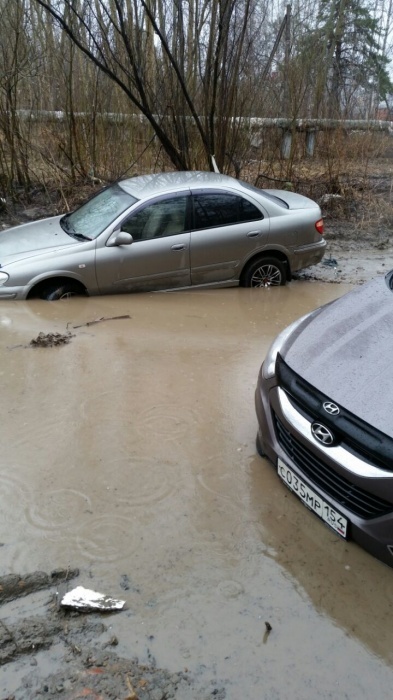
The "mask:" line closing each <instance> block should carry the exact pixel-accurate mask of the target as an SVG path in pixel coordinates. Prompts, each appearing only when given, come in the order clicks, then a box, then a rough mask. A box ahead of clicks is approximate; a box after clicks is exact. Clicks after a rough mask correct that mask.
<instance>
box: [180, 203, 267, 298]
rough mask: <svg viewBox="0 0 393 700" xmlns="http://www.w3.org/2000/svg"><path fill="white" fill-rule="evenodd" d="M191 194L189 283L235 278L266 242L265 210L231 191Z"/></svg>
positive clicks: (222, 280)
mask: <svg viewBox="0 0 393 700" xmlns="http://www.w3.org/2000/svg"><path fill="white" fill-rule="evenodd" d="M192 195H193V223H192V232H191V260H190V261H191V282H192V284H193V285H195V284H209V283H214V282H224V281H226V280H228V281H229V280H232V279H238V277H239V275H240V272H241V270H242V268H243V265H244V263H245V261H246V260H247V259H248V258H249V257H251V255H252V254H254V252H256V251H258V249H259V248H263V246H264V245H265V244H266V242H267V239H268V236H269V226H270V220H269V217H268V216H267V213H266V211H264V210H263V209H262V207H261V206H259V205H258V206H257V205H256V204H254V203H253V202H252V201H251V200H250V199H246V198H245V197H243V196H240V195H238V194H233V193H231V192H226V191H215V190H204V191H202V190H199V191H197V190H194V191H193V192H192Z"/></svg>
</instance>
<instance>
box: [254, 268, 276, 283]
mask: <svg viewBox="0 0 393 700" xmlns="http://www.w3.org/2000/svg"><path fill="white" fill-rule="evenodd" d="M280 284H281V272H280V270H279V269H278V267H276V266H275V265H261V266H260V267H258V269H257V270H255V272H254V274H253V276H252V277H251V286H252V287H277V286H279V285H280Z"/></svg>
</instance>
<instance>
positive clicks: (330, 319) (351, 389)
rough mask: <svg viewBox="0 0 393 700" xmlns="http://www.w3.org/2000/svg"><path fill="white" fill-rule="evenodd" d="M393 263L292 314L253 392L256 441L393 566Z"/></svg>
mask: <svg viewBox="0 0 393 700" xmlns="http://www.w3.org/2000/svg"><path fill="white" fill-rule="evenodd" d="M392 350H393V271H392V272H390V273H389V274H388V275H387V276H386V277H380V278H377V279H376V280H374V281H372V282H370V283H368V284H365V285H364V286H362V287H360V288H359V289H356V290H353V291H351V292H349V293H348V294H346V295H345V296H343V297H341V298H340V299H338V300H336V301H334V302H331V303H330V304H327V305H326V306H324V307H321V308H319V309H317V310H316V311H313V312H312V313H311V314H308V315H307V316H305V317H303V318H301V319H299V320H298V321H295V323H293V324H292V325H291V326H289V327H288V328H287V329H285V330H284V331H283V332H282V333H281V334H280V335H279V336H278V337H277V338H276V339H275V341H274V342H273V344H272V346H271V348H270V350H269V351H268V354H267V356H266V358H265V361H264V363H263V365H262V368H261V371H260V373H259V378H258V384H257V389H256V394H255V400H256V412H257V417H258V423H259V431H258V436H257V449H258V451H259V453H260V454H261V455H265V456H267V457H268V458H269V459H270V460H271V461H272V462H273V464H274V465H275V467H276V469H277V474H278V476H279V477H280V478H281V480H282V481H283V483H284V484H285V485H286V486H287V487H288V488H289V489H290V490H291V491H293V492H294V493H295V494H296V495H297V496H298V498H300V500H301V501H302V502H303V503H304V504H305V505H306V506H307V507H308V508H309V509H310V510H312V511H313V512H314V513H315V514H316V515H317V516H319V517H320V518H321V519H322V520H323V521H324V522H325V523H326V524H327V525H328V526H329V527H330V528H332V529H333V530H334V532H335V533H337V534H338V535H339V536H340V537H342V538H343V539H353V540H354V541H355V542H357V543H358V544H359V545H361V546H362V547H364V549H366V550H368V551H369V552H371V553H372V554H374V556H376V557H378V558H379V559H381V560H382V561H383V562H385V563H386V564H389V566H393V401H392V396H393V374H392V356H393V353H392Z"/></svg>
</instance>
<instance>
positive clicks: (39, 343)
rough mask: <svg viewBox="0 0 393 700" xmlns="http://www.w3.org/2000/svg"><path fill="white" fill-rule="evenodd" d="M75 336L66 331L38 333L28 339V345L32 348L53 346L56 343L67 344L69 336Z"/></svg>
mask: <svg viewBox="0 0 393 700" xmlns="http://www.w3.org/2000/svg"><path fill="white" fill-rule="evenodd" d="M74 337H75V336H74V335H73V334H72V333H70V331H67V333H43V332H42V331H41V333H38V335H37V337H36V338H33V339H32V340H30V346H31V347H33V348H53V347H55V346H56V345H68V343H69V342H70V340H71V338H74Z"/></svg>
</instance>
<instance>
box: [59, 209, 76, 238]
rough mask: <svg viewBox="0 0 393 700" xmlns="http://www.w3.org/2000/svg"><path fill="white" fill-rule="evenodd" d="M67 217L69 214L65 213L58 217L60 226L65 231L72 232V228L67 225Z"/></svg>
mask: <svg viewBox="0 0 393 700" xmlns="http://www.w3.org/2000/svg"><path fill="white" fill-rule="evenodd" d="M68 217H69V214H66V215H65V216H62V217H61V219H60V226H61V228H62V229H63V231H65V232H66V233H68V234H70V233H74V230H73V229H72V228H71V227H70V226H69V225H68Z"/></svg>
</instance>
